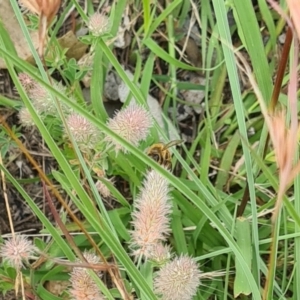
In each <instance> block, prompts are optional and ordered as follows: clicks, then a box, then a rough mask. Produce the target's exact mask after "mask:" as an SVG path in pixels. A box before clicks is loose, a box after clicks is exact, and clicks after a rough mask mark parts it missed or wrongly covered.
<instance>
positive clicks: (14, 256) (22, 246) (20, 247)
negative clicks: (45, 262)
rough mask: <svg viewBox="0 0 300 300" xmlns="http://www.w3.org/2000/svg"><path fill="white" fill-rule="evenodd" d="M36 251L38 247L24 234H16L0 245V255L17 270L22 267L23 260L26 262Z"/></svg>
mask: <svg viewBox="0 0 300 300" xmlns="http://www.w3.org/2000/svg"><path fill="white" fill-rule="evenodd" d="M37 251H38V249H37V248H36V247H35V246H34V245H33V244H32V242H31V241H29V240H28V238H27V237H26V236H24V235H16V236H15V237H12V238H9V239H8V240H6V241H5V242H4V244H3V245H0V256H1V257H2V259H3V261H6V262H7V263H8V264H9V265H10V266H11V267H14V268H16V269H17V270H20V269H21V268H22V267H24V264H23V262H26V263H28V260H29V259H30V258H33V255H34V253H36V252H37Z"/></svg>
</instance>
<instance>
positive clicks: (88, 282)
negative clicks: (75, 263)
mask: <svg viewBox="0 0 300 300" xmlns="http://www.w3.org/2000/svg"><path fill="white" fill-rule="evenodd" d="M83 256H84V257H85V259H86V260H87V262H88V263H90V264H99V263H100V262H101V261H100V258H99V257H98V256H96V255H95V254H93V253H91V252H87V251H85V252H84V253H83ZM97 275H98V276H100V275H101V274H100V273H99V272H97ZM70 282H71V285H72V287H71V288H70V290H69V292H70V294H71V296H72V299H73V300H82V299H85V300H102V299H104V297H103V295H102V294H101V292H100V291H99V288H98V286H97V284H96V283H95V282H94V280H93V278H92V277H91V276H90V274H89V272H88V269H87V268H80V267H74V268H73V271H72V272H71V274H70Z"/></svg>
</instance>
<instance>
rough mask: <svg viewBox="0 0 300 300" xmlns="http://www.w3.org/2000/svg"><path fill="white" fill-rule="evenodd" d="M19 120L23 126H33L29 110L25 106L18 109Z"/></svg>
mask: <svg viewBox="0 0 300 300" xmlns="http://www.w3.org/2000/svg"><path fill="white" fill-rule="evenodd" d="M18 115H19V120H20V123H21V124H22V126H24V127H32V126H34V125H35V124H34V122H33V120H32V117H31V114H30V112H29V110H28V109H27V107H22V108H21V109H20V110H19V114H18Z"/></svg>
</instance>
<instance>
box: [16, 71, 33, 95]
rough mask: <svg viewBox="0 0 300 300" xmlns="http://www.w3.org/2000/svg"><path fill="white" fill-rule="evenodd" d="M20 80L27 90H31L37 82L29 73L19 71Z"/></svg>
mask: <svg viewBox="0 0 300 300" xmlns="http://www.w3.org/2000/svg"><path fill="white" fill-rule="evenodd" d="M18 77H19V80H20V83H21V85H22V86H23V88H24V89H25V91H26V92H29V91H30V90H31V89H32V88H33V87H34V86H35V85H36V84H37V83H36V81H34V80H33V79H32V78H31V77H30V76H29V75H28V74H26V73H19V75H18Z"/></svg>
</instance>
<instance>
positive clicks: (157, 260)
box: [146, 243, 171, 266]
mask: <svg viewBox="0 0 300 300" xmlns="http://www.w3.org/2000/svg"><path fill="white" fill-rule="evenodd" d="M146 257H149V260H151V261H152V262H153V263H154V264H155V265H158V266H162V265H164V264H166V263H167V262H168V261H169V260H170V259H171V248H170V246H169V245H163V244H162V243H157V244H155V245H153V246H152V247H149V248H148V254H147V255H146Z"/></svg>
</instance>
